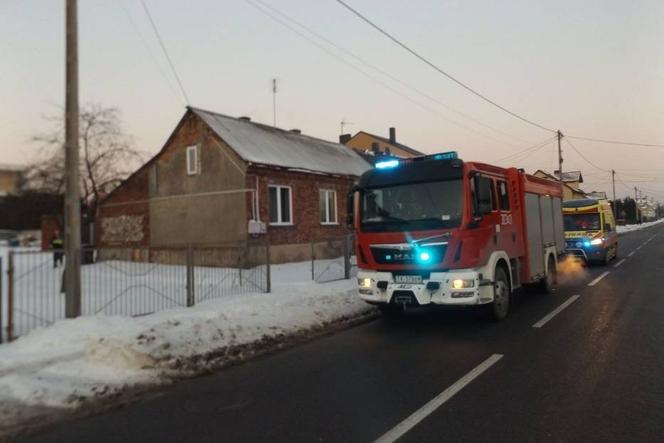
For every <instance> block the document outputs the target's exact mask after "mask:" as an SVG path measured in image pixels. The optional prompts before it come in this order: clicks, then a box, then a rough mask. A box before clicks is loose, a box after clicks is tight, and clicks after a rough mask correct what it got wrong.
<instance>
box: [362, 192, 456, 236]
mask: <svg viewBox="0 0 664 443" xmlns="http://www.w3.org/2000/svg"><path fill="white" fill-rule="evenodd" d="M462 196H463V184H462V182H461V180H446V181H435V182H426V183H409V184H403V185H396V186H385V187H380V188H369V189H365V190H363V193H362V229H363V230H365V231H406V230H408V231H410V230H426V229H440V228H454V227H457V226H459V225H460V224H461V216H462V213H463V203H462V202H463V198H462Z"/></svg>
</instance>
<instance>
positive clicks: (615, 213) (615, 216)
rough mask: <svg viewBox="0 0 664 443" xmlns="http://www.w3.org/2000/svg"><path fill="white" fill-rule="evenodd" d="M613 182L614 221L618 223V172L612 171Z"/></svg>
mask: <svg viewBox="0 0 664 443" xmlns="http://www.w3.org/2000/svg"><path fill="white" fill-rule="evenodd" d="M611 182H612V183H613V220H614V222H615V223H617V220H618V211H617V206H616V170H615V169H611Z"/></svg>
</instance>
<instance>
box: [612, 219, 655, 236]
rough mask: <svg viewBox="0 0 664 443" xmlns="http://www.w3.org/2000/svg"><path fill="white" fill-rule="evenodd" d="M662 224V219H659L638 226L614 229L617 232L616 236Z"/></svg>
mask: <svg viewBox="0 0 664 443" xmlns="http://www.w3.org/2000/svg"><path fill="white" fill-rule="evenodd" d="M662 222H664V218H660V219H659V220H655V221H651V222H645V223H641V224H640V225H625V226H618V227H616V230H617V231H618V234H626V233H627V232H632V231H639V230H641V229H645V228H649V227H651V226H654V225H657V224H660V223H662Z"/></svg>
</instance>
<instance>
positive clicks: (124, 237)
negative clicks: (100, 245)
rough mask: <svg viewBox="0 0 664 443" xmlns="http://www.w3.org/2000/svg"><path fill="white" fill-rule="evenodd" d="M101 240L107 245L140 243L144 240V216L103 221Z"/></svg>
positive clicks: (123, 216)
mask: <svg viewBox="0 0 664 443" xmlns="http://www.w3.org/2000/svg"><path fill="white" fill-rule="evenodd" d="M101 227H102V231H101V240H102V241H103V242H105V243H117V242H122V243H124V242H139V241H141V240H143V236H144V234H143V216H142V215H120V216H117V217H105V218H103V219H102V220H101Z"/></svg>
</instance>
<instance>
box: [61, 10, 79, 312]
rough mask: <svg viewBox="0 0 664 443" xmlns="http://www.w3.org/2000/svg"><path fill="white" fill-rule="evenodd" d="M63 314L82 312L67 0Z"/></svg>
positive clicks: (73, 29) (74, 24) (74, 80)
mask: <svg viewBox="0 0 664 443" xmlns="http://www.w3.org/2000/svg"><path fill="white" fill-rule="evenodd" d="M66 2H67V3H66V9H67V12H66V41H67V42H66V58H67V61H66V86H65V89H66V92H65V176H66V182H65V259H66V261H65V275H64V280H65V315H66V317H67V318H74V317H78V316H80V315H81V199H80V195H79V183H78V181H79V177H78V174H79V173H78V12H77V9H78V8H77V4H76V2H77V0H66Z"/></svg>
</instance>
